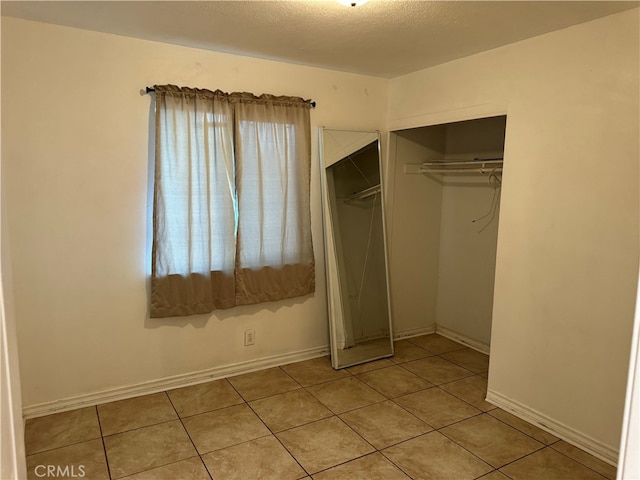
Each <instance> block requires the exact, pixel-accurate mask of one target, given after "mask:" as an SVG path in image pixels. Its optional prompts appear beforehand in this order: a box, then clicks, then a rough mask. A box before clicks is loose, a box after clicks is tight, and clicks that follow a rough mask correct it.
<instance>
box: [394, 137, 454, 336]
mask: <svg viewBox="0 0 640 480" xmlns="http://www.w3.org/2000/svg"><path fill="white" fill-rule="evenodd" d="M391 140H392V141H391V142H390V145H391V147H390V152H389V162H390V163H389V166H390V169H391V170H393V174H392V175H391V179H390V181H389V182H388V185H389V186H390V187H391V188H389V189H388V192H389V197H390V198H391V200H390V202H391V204H390V205H389V207H388V213H387V215H388V217H387V218H388V221H387V230H388V231H389V232H390V233H389V239H388V240H389V243H388V249H389V284H390V292H391V310H392V315H391V317H392V320H393V332H394V335H395V336H402V335H411V334H418V333H424V332H425V331H429V329H431V331H433V327H434V326H435V323H436V306H437V300H438V262H439V251H440V214H441V209H442V186H441V185H440V184H439V183H437V182H434V181H433V180H431V179H429V178H426V177H423V176H422V175H408V174H405V173H404V167H405V164H419V163H422V162H425V161H427V160H429V159H437V158H442V157H443V155H444V149H445V141H446V136H445V131H444V129H443V128H435V129H428V130H427V131H421V132H416V131H408V132H402V133H399V134H394V135H392V136H391Z"/></svg>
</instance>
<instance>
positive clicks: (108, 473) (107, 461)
mask: <svg viewBox="0 0 640 480" xmlns="http://www.w3.org/2000/svg"><path fill="white" fill-rule="evenodd" d="M93 408H95V410H96V417H97V418H98V428H99V429H100V441H101V442H102V449H103V450H104V461H105V463H106V464H107V475H109V478H113V477H112V476H111V467H110V466H109V456H108V455H107V445H106V444H105V443H104V435H102V422H100V414H99V413H98V406H97V405H96V406H94V407H93Z"/></svg>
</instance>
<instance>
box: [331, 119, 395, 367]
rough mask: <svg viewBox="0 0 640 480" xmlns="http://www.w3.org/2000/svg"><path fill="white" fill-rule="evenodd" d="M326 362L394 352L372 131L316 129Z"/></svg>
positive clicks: (377, 143)
mask: <svg viewBox="0 0 640 480" xmlns="http://www.w3.org/2000/svg"><path fill="white" fill-rule="evenodd" d="M320 142H321V157H322V160H321V167H322V172H321V174H322V179H323V189H322V190H323V207H324V208H323V211H324V231H325V245H326V251H325V257H326V265H327V297H328V301H329V321H330V331H331V363H332V365H333V367H334V368H343V367H348V366H350V365H356V364H358V363H363V362H367V361H370V360H375V359H378V358H383V357H388V356H391V355H393V342H392V338H391V316H390V309H389V289H388V280H387V278H388V275H387V259H386V247H385V228H384V213H383V202H382V195H383V185H382V177H383V175H382V174H381V162H380V140H379V134H378V132H355V131H346V130H331V129H327V128H322V129H321V131H320Z"/></svg>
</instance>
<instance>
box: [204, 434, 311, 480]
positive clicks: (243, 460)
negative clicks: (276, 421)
mask: <svg viewBox="0 0 640 480" xmlns="http://www.w3.org/2000/svg"><path fill="white" fill-rule="evenodd" d="M202 460H203V461H204V463H205V464H206V465H207V469H208V470H209V472H210V473H211V476H212V477H213V478H214V479H218V478H220V479H224V480H250V479H257V478H259V479H261V480H296V479H299V478H302V477H305V476H306V475H307V474H306V472H305V471H304V470H303V469H302V468H301V467H300V465H298V462H296V461H295V459H294V458H293V457H292V456H291V455H289V453H288V452H287V451H286V450H285V448H284V447H283V446H282V445H281V444H280V442H279V441H278V440H277V439H276V438H275V437H274V436H269V437H264V438H260V439H258V440H253V441H251V442H247V443H243V444H241V445H235V446H233V447H228V448H224V449H222V450H218V451H216V452H211V453H208V454H206V455H204V456H203V457H202Z"/></svg>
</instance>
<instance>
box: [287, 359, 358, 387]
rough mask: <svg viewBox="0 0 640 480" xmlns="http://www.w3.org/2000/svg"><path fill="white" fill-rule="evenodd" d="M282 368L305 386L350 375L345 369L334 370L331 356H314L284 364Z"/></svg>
mask: <svg viewBox="0 0 640 480" xmlns="http://www.w3.org/2000/svg"><path fill="white" fill-rule="evenodd" d="M282 369H283V370H284V371H285V372H287V373H288V374H289V375H291V376H292V377H293V379H294V380H295V381H296V382H298V383H299V384H300V385H302V386H303V387H309V386H311V385H316V384H318V383H323V382H328V381H330V380H337V379H339V378H343V377H346V376H348V375H349V373H348V372H345V371H344V370H334V369H333V367H332V366H331V360H329V357H319V358H312V359H311V360H306V361H304V362H298V363H291V364H289V365H284V366H283V367H282Z"/></svg>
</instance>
